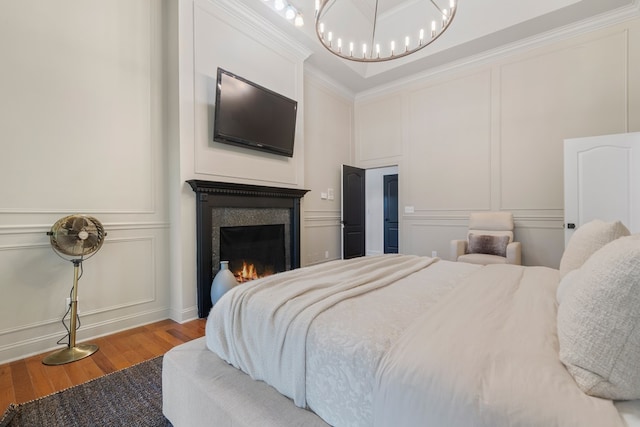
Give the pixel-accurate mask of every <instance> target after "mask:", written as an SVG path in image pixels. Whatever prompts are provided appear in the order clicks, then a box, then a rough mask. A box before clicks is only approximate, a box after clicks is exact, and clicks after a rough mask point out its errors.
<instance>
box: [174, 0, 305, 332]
mask: <svg viewBox="0 0 640 427" xmlns="http://www.w3.org/2000/svg"><path fill="white" fill-rule="evenodd" d="M178 45H179V60H178V75H179V79H178V82H177V83H178V84H179V94H178V97H179V149H175V148H174V154H175V157H174V156H172V157H171V159H170V169H171V170H172V171H173V172H172V177H171V179H172V182H171V185H170V187H171V194H170V198H171V205H172V216H171V247H172V250H173V251H174V253H175V258H174V257H173V256H172V260H171V263H172V267H171V269H172V275H171V295H172V300H171V318H173V319H175V320H177V321H184V320H188V319H191V318H194V317H196V316H197V310H196V303H197V301H196V236H195V233H196V230H195V219H196V210H195V207H196V199H195V193H194V192H193V191H192V190H191V188H190V187H189V185H188V184H186V181H187V180H190V179H201V180H209V181H224V182H236V183H244V184H254V185H267V186H280V187H289V188H304V184H305V182H304V178H305V176H304V166H305V151H306V144H305V105H306V102H305V98H304V86H303V74H304V71H303V61H304V59H305V58H306V57H307V56H308V52H307V51H306V49H305V48H303V47H302V46H301V45H298V44H297V43H295V42H293V41H291V40H290V39H288V38H287V37H285V36H283V35H282V34H280V33H279V32H278V31H276V30H275V28H273V25H271V24H270V23H269V22H267V21H265V20H264V19H263V18H261V17H260V16H258V15H257V14H256V13H255V12H253V11H252V10H251V9H248V8H247V7H246V6H243V5H242V4H240V3H239V2H234V1H231V0H216V1H215V2H211V1H207V0H180V2H179V33H178ZM218 67H222V68H224V69H226V70H228V71H230V72H232V73H235V74H237V75H239V76H242V77H244V78H246V79H248V80H251V81H253V82H256V83H258V84H260V85H262V86H264V87H267V88H269V89H271V90H273V91H275V92H278V93H281V94H283V95H285V96H287V97H289V98H292V99H295V100H296V101H298V116H297V123H296V135H295V146H294V155H293V157H291V158H289V157H283V156H277V155H274V154H268V153H263V152H258V151H254V150H249V149H244V148H242V147H235V146H231V145H226V144H220V143H217V142H214V141H213V112H214V106H215V84H216V73H217V68H218Z"/></svg>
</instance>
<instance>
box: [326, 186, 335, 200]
mask: <svg viewBox="0 0 640 427" xmlns="http://www.w3.org/2000/svg"><path fill="white" fill-rule="evenodd" d="M327 198H328V199H329V200H333V199H334V198H335V195H334V192H333V188H329V189H327Z"/></svg>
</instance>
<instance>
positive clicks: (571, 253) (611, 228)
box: [560, 219, 629, 276]
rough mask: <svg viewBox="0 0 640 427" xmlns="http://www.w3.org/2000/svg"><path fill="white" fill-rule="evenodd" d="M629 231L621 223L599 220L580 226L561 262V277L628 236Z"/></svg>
mask: <svg viewBox="0 0 640 427" xmlns="http://www.w3.org/2000/svg"><path fill="white" fill-rule="evenodd" d="M628 235H629V230H627V227H625V226H624V225H623V224H622V223H621V222H620V221H615V222H604V221H602V220H599V219H595V220H593V221H590V222H587V223H586V224H583V225H582V226H580V227H579V228H578V229H577V230H576V231H575V232H574V233H573V236H571V239H570V240H569V243H568V244H567V247H566V248H565V250H564V253H563V254H562V259H561V260H560V276H564V275H565V274H567V273H568V272H570V271H571V270H575V269H576V268H580V266H581V265H582V264H584V262H585V261H586V260H587V259H588V258H589V257H590V256H591V254H592V253H594V252H595V251H597V250H598V249H600V248H601V247H603V246H604V245H606V244H607V243H609V242H612V241H614V240H615V239H617V238H618V237H622V236H628Z"/></svg>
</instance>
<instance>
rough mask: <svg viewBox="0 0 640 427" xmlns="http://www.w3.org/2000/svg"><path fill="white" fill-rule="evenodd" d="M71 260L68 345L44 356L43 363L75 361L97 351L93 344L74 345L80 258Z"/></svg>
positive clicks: (60, 363)
mask: <svg viewBox="0 0 640 427" xmlns="http://www.w3.org/2000/svg"><path fill="white" fill-rule="evenodd" d="M72 262H73V289H72V291H71V319H70V322H69V323H70V324H69V345H68V346H67V348H63V349H62V350H58V351H56V352H55V353H51V354H50V355H48V356H47V357H45V358H44V360H43V361H42V363H44V364H45V365H64V364H65V363H70V362H75V361H76V360H80V359H84V358H85V357H88V356H91V355H92V354H93V353H95V352H96V351H98V346H97V345H95V344H79V345H76V326H77V319H78V273H79V271H80V264H81V263H82V260H80V259H74V260H72Z"/></svg>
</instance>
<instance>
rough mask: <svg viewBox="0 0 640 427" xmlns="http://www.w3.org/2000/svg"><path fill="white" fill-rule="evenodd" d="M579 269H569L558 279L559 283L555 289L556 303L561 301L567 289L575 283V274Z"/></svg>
mask: <svg viewBox="0 0 640 427" xmlns="http://www.w3.org/2000/svg"><path fill="white" fill-rule="evenodd" d="M579 271H580V269H579V268H577V269H575V270H571V271H570V272H568V273H567V274H566V275H565V276H564V277H563V278H562V280H560V283H559V284H558V290H557V291H556V301H557V302H558V304H561V303H562V300H564V296H565V295H566V293H567V291H568V290H569V289H570V288H571V287H572V286H574V285H575V284H576V276H577V275H578V272H579Z"/></svg>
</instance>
